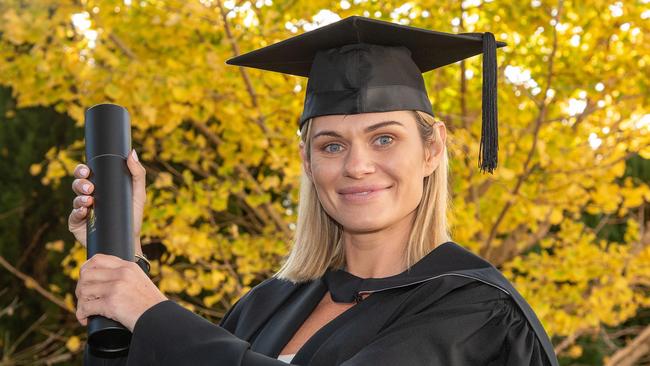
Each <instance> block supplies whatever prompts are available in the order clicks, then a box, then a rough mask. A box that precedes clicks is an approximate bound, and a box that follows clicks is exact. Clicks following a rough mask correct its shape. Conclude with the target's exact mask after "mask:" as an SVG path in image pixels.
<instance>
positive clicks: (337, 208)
mask: <svg viewBox="0 0 650 366" xmlns="http://www.w3.org/2000/svg"><path fill="white" fill-rule="evenodd" d="M435 128H437V129H438V130H439V134H440V136H441V140H442V141H440V142H437V143H433V142H430V141H429V142H424V141H422V138H421V137H420V133H419V131H418V127H417V122H416V121H415V118H414V117H413V115H412V114H411V112H409V111H391V112H379V113H361V114H352V115H330V116H321V117H317V118H315V119H314V120H313V121H312V127H311V136H309V137H308V138H310V139H311V146H310V154H311V157H310V159H309V160H308V159H307V156H306V152H305V147H304V146H302V145H301V151H300V152H301V156H302V158H303V164H304V168H305V172H306V173H307V175H308V176H309V177H310V179H311V180H312V182H313V183H314V186H315V188H316V192H317V194H318V199H319V200H320V202H321V204H322V206H323V208H324V209H325V211H326V212H327V213H328V214H329V215H330V216H331V217H332V218H333V219H334V220H336V221H337V222H338V223H339V224H341V225H342V226H343V228H344V230H346V231H347V232H350V233H368V232H374V231H378V230H382V229H385V228H389V227H391V226H393V225H396V224H399V223H404V222H405V221H406V220H409V221H408V222H410V220H411V219H412V218H413V215H414V213H415V209H416V208H417V206H418V204H419V203H420V200H421V198H422V192H423V180H424V178H425V177H426V176H428V175H431V174H432V173H433V171H434V170H435V169H436V168H437V167H438V165H439V162H440V158H441V156H442V151H443V146H444V141H445V138H446V133H445V127H444V124H442V123H438V124H436V126H435Z"/></svg>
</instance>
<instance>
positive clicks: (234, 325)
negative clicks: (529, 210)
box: [84, 242, 558, 366]
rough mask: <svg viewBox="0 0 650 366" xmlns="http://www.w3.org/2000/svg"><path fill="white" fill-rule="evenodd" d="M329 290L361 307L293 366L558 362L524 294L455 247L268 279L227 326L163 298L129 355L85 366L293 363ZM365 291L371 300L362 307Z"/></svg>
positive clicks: (145, 317)
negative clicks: (382, 266)
mask: <svg viewBox="0 0 650 366" xmlns="http://www.w3.org/2000/svg"><path fill="white" fill-rule="evenodd" d="M328 290H329V291H330V293H331V295H332V298H333V300H334V301H337V302H350V303H351V302H355V301H356V302H357V303H356V304H355V305H354V306H352V307H351V308H349V309H348V310H346V311H345V312H344V313H342V314H340V315H339V316H338V317H336V318H335V319H333V320H332V321H331V322H329V323H328V324H326V325H325V326H323V327H322V328H321V329H320V330H319V331H317V332H316V333H315V334H314V335H313V336H312V337H311V338H310V339H309V340H308V341H307V342H306V343H305V344H304V345H303V346H302V348H301V349H300V350H299V351H298V353H297V354H296V355H295V356H294V358H293V360H292V361H291V364H292V365H313V366H334V365H343V366H362V365H364V366H367V365H371V366H381V365H412V366H419V365H423V366H424V365H439V366H461V365H463V366H467V365H477V366H478V365H480V366H486V365H508V366H515V365H516V366H522V365H535V366H538V365H539V366H542V365H552V366H557V365H558V361H557V358H556V357H555V354H554V352H553V347H552V344H551V342H550V340H549V338H548V336H547V334H546V332H545V331H544V329H543V327H542V325H541V323H540V322H539V320H538V318H537V317H536V315H535V313H534V312H533V310H532V309H531V308H530V306H529V305H528V304H527V303H526V301H525V300H524V299H523V298H522V297H521V295H520V294H519V293H518V292H517V290H515V288H514V287H513V286H512V285H511V284H510V283H509V282H508V280H507V279H506V278H505V277H504V276H503V275H502V274H501V273H500V272H499V271H498V270H497V269H496V268H495V267H493V266H492V265H491V264H490V263H488V262H487V261H485V260H483V259H482V258H480V257H478V256H476V255H474V254H473V253H471V252H469V251H468V250H466V249H464V248H463V247H461V246H459V245H458V244H456V243H454V242H446V243H444V244H441V245H440V246H438V247H437V248H436V249H434V250H433V251H431V252H430V253H429V254H428V255H426V256H425V257H424V258H422V259H421V260H420V261H418V262H417V263H416V264H415V265H414V266H413V267H411V269H410V271H405V272H403V273H400V274H398V275H395V276H391V277H385V278H370V279H362V278H359V277H356V276H354V275H352V274H350V273H348V272H346V271H343V270H329V271H328V272H327V273H326V274H325V275H324V276H323V277H322V278H320V279H317V280H314V281H309V282H305V283H300V284H293V283H291V282H289V281H284V280H278V279H275V278H270V279H267V280H266V281H264V282H262V283H261V284H259V285H258V286H256V287H254V288H253V289H252V290H251V291H249V292H248V293H247V294H245V295H244V296H243V297H242V298H241V299H240V300H239V301H237V303H236V304H235V305H234V306H233V307H232V308H231V309H230V310H229V311H228V312H227V313H226V315H225V316H224V318H223V320H222V321H221V322H220V323H219V325H215V324H212V323H210V322H209V321H207V320H205V319H204V318H202V317H200V316H198V315H196V314H194V313H192V312H190V311H188V310H186V309H185V308H183V307H182V306H180V305H178V304H176V303H175V302H173V301H170V300H167V301H163V302H161V303H159V304H157V305H155V306H153V307H152V308H150V309H148V310H147V311H146V312H145V313H144V314H142V316H141V317H140V318H139V319H138V321H137V322H136V324H135V328H134V331H133V338H132V340H131V346H130V350H129V353H128V355H127V356H124V357H120V358H116V359H106V358H101V357H96V356H94V355H92V354H91V353H90V352H89V351H88V349H86V352H85V355H84V364H85V365H110V366H117V365H197V366H199V365H223V366H230V365H233V366H237V365H241V366H282V365H285V366H286V365H287V364H286V363H285V362H283V361H280V360H278V359H277V356H278V355H279V353H280V351H281V350H282V349H283V348H284V346H285V345H286V344H287V343H288V342H289V340H290V339H291V338H292V337H293V335H294V333H295V332H296V331H297V330H298V328H300V326H301V325H302V324H303V322H304V321H305V320H306V319H307V318H308V317H309V315H310V314H311V313H312V312H313V310H314V309H315V307H316V306H317V305H318V303H319V302H320V301H321V299H322V298H323V296H324V295H325V294H326V293H327V291H328ZM363 293H370V295H369V296H368V297H367V298H365V299H363V300H361V298H360V294H363Z"/></svg>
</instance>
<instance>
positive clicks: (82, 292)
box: [74, 271, 114, 306]
mask: <svg viewBox="0 0 650 366" xmlns="http://www.w3.org/2000/svg"><path fill="white" fill-rule="evenodd" d="M88 272H92V271H88ZM113 286H114V284H113V283H112V281H111V282H87V281H81V280H80V281H79V282H77V288H76V289H75V291H74V294H75V296H77V306H79V305H80V304H83V303H85V302H88V301H97V300H98V299H102V298H104V297H106V296H107V295H108V294H109V293H110V291H111V289H112V287H113Z"/></svg>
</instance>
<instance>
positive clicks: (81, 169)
mask: <svg viewBox="0 0 650 366" xmlns="http://www.w3.org/2000/svg"><path fill="white" fill-rule="evenodd" d="M89 173H90V169H89V168H88V166H87V165H86V164H79V165H77V167H76V168H74V176H75V177H76V178H86V177H88V175H89Z"/></svg>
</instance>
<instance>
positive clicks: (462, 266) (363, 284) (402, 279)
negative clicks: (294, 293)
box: [323, 241, 492, 303]
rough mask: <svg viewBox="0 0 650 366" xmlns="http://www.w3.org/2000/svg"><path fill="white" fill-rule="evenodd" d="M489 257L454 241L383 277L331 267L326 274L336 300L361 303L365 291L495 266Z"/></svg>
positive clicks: (381, 289)
mask: <svg viewBox="0 0 650 366" xmlns="http://www.w3.org/2000/svg"><path fill="white" fill-rule="evenodd" d="M491 266H492V265H491V264H490V263H489V262H487V261H486V260H485V259H483V258H481V257H479V256H477V255H475V254H474V253H472V252H470V251H469V250H467V249H465V248H463V247H461V246H460V245H458V244H456V243H454V242H453V241H448V242H445V243H442V244H440V245H438V246H437V247H436V248H434V249H433V250H431V251H430V252H429V253H428V254H427V255H425V256H424V257H422V259H420V260H419V261H418V262H417V263H415V264H414V265H413V266H411V268H409V269H407V270H405V271H404V272H402V273H399V274H396V275H393V276H389V277H381V278H372V277H371V278H361V277H357V276H355V275H353V274H351V273H349V272H347V271H345V270H343V269H331V268H330V269H328V270H327V272H325V274H324V275H323V281H324V283H325V285H326V286H327V288H328V290H329V292H330V294H331V296H332V300H333V301H335V302H345V303H351V302H360V301H361V299H362V297H361V295H362V294H368V293H373V292H377V291H384V290H388V289H393V288H397V287H403V286H409V285H412V284H416V283H420V282H424V281H428V280H430V279H433V278H435V277H437V276H440V275H443V274H445V273H449V272H456V271H463V270H472V269H480V268H485V267H491Z"/></svg>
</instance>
